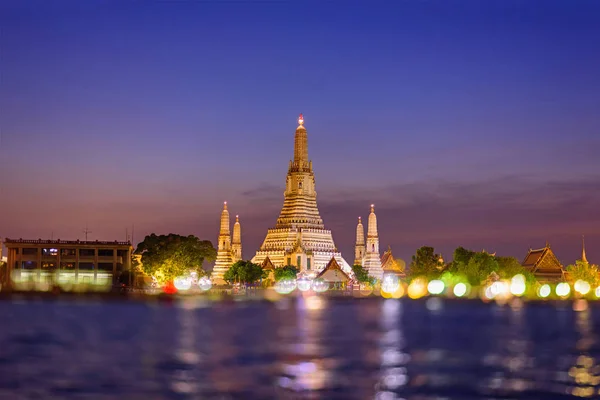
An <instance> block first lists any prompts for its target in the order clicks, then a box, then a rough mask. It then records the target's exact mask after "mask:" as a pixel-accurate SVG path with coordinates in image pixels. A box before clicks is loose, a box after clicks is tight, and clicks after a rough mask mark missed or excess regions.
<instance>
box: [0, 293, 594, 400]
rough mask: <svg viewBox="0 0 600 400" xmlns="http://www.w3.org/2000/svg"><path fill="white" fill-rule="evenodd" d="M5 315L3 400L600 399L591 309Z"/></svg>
mask: <svg viewBox="0 0 600 400" xmlns="http://www.w3.org/2000/svg"><path fill="white" fill-rule="evenodd" d="M441 301H442V303H439V302H437V303H436V304H434V305H432V304H431V302H429V303H428V302H427V301H410V300H393V299H387V300H386V299H375V298H373V299H359V300H356V299H334V298H327V297H311V296H305V297H299V298H297V299H285V300H284V301H280V302H277V303H269V302H235V303H225V302H224V303H210V304H209V303H206V302H202V301H200V300H195V299H185V300H182V301H181V302H172V303H136V302H126V303H116V302H90V301H87V302H82V303H73V302H66V301H48V302H41V301H21V302H18V303H17V302H10V301H3V302H0V316H1V317H0V318H1V321H2V324H1V326H0V399H21V398H23V399H27V398H32V399H33V398H61V399H83V398H86V399H90V398H93V399H112V398H127V399H188V398H189V399H197V398H208V399H270V398H280V399H373V398H375V399H416V400H421V399H423V400H425V399H428V400H429V399H431V400H433V399H440V398H444V399H460V400H469V399H526V398H527V399H563V398H564V399H566V398H573V397H588V398H598V396H600V392H599V388H600V365H599V364H598V356H599V353H600V352H599V346H598V332H599V329H600V317H599V315H598V305H596V304H595V303H594V304H589V305H588V304H587V303H579V304H576V305H575V308H576V309H577V310H580V311H574V310H573V305H572V304H571V303H566V302H565V303H561V304H558V305H553V304H550V303H540V304H535V303H527V304H522V303H518V302H516V303H513V304H507V305H504V306H498V305H495V304H483V303H478V302H462V301H448V300H441Z"/></svg>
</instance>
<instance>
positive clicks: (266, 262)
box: [261, 257, 275, 270]
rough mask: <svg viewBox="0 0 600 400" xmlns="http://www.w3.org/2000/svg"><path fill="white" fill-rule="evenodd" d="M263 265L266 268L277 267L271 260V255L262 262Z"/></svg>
mask: <svg viewBox="0 0 600 400" xmlns="http://www.w3.org/2000/svg"><path fill="white" fill-rule="evenodd" d="M261 267H262V269H264V270H271V269H275V266H274V265H273V263H272V262H271V259H270V258H269V257H267V258H265V260H264V261H263V262H262V265H261Z"/></svg>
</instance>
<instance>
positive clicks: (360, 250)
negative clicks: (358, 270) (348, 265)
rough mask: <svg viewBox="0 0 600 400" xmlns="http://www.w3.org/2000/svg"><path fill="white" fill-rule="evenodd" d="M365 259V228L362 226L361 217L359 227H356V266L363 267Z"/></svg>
mask: <svg viewBox="0 0 600 400" xmlns="http://www.w3.org/2000/svg"><path fill="white" fill-rule="evenodd" d="M364 257H365V228H364V227H363V224H362V219H361V217H358V225H356V245H355V247H354V265H362V261H363V258H364Z"/></svg>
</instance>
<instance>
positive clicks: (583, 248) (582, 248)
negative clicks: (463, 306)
mask: <svg viewBox="0 0 600 400" xmlns="http://www.w3.org/2000/svg"><path fill="white" fill-rule="evenodd" d="M581 261H583V262H585V263H586V262H588V260H587V257H586V256H585V238H584V236H583V235H581Z"/></svg>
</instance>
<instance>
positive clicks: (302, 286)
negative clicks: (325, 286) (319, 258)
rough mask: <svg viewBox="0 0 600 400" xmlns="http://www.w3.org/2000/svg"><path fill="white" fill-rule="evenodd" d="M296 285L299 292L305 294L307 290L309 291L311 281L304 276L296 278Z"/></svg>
mask: <svg viewBox="0 0 600 400" xmlns="http://www.w3.org/2000/svg"><path fill="white" fill-rule="evenodd" d="M296 284H297V285H298V290H300V291H301V292H306V291H307V290H310V287H311V286H312V282H311V280H310V279H309V278H308V277H306V276H303V277H301V278H298V280H297V281H296Z"/></svg>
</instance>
